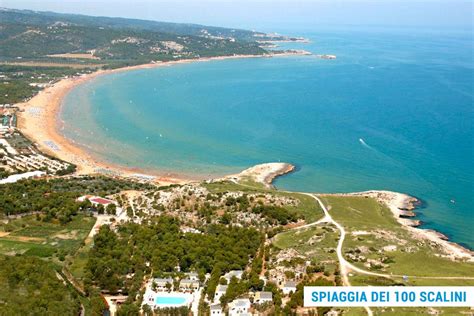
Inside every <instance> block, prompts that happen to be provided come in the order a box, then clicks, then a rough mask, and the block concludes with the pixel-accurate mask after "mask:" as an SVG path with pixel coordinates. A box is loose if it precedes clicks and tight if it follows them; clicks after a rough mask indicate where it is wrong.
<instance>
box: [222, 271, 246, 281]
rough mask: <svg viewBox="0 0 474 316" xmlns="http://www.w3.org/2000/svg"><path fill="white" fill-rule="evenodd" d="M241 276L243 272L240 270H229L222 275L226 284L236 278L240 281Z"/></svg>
mask: <svg viewBox="0 0 474 316" xmlns="http://www.w3.org/2000/svg"><path fill="white" fill-rule="evenodd" d="M242 274H244V271H242V270H231V271H229V272H227V273H226V274H225V275H224V278H225V279H226V280H227V282H230V280H231V279H232V277H236V278H237V279H239V280H240V279H242Z"/></svg>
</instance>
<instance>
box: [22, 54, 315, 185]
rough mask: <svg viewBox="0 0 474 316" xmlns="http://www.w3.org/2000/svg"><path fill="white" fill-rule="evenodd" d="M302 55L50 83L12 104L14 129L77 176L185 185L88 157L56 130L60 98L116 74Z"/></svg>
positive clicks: (178, 178) (174, 178)
mask: <svg viewBox="0 0 474 316" xmlns="http://www.w3.org/2000/svg"><path fill="white" fill-rule="evenodd" d="M306 54H307V52H290V53H281V54H268V55H233V56H221V57H210V58H200V59H186V60H178V61H171V62H156V63H150V64H143V65H138V66H131V67H124V68H117V69H112V70H98V71H96V72H93V73H91V74H86V75H81V76H76V77H70V78H65V79H62V80H60V81H58V82H56V83H54V84H53V85H52V86H51V87H48V88H45V89H44V90H41V91H40V92H39V93H38V94H37V95H36V96H34V97H33V98H32V99H30V100H29V101H27V102H24V103H18V104H16V106H18V107H19V108H20V112H19V113H18V114H19V115H18V127H19V129H20V130H21V131H22V132H23V133H24V134H25V135H26V136H27V137H28V138H29V139H31V140H32V141H33V142H34V143H35V144H36V145H37V146H38V148H39V149H40V150H42V151H43V152H45V153H47V154H50V155H52V156H56V157H58V158H60V159H62V160H65V161H68V162H71V163H73V164H75V165H76V166H77V172H76V173H77V174H78V175H85V174H97V173H106V174H113V175H117V176H122V177H138V178H150V179H151V178H154V179H155V180H156V181H158V182H159V183H161V184H168V183H184V182H189V181H191V180H192V179H187V178H186V177H182V176H181V175H174V174H173V175H169V176H157V177H155V175H150V174H148V173H147V174H144V173H146V172H143V170H142V169H140V168H139V166H136V168H126V167H123V166H117V165H113V164H110V163H105V162H103V161H99V160H98V159H96V158H94V157H92V156H91V155H90V154H89V153H88V152H87V151H85V150H84V149H82V148H81V147H80V146H78V145H77V144H75V143H74V142H73V141H72V140H70V139H67V138H65V137H64V136H63V135H62V134H61V132H60V130H61V129H62V128H64V126H63V123H62V122H61V121H59V112H60V110H61V105H62V101H63V99H64V97H65V96H66V95H67V93H68V92H69V91H71V89H73V88H74V87H75V86H77V85H80V84H83V83H85V82H86V81H89V80H91V79H93V78H96V77H98V76H102V75H106V74H111V73H116V72H122V71H129V70H136V69H147V68H155V67H169V66H172V65H176V64H184V63H190V62H207V61H212V60H224V59H237V58H239V59H240V58H262V57H266V58H268V57H273V56H291V55H306Z"/></svg>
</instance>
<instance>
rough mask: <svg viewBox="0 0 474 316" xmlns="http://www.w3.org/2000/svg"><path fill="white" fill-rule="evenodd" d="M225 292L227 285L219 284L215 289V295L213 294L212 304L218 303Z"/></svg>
mask: <svg viewBox="0 0 474 316" xmlns="http://www.w3.org/2000/svg"><path fill="white" fill-rule="evenodd" d="M225 292H227V285H222V284H219V285H218V286H217V288H216V293H215V294H214V302H219V299H220V298H221V296H222V295H224V294H225Z"/></svg>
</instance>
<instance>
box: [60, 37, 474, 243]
mask: <svg viewBox="0 0 474 316" xmlns="http://www.w3.org/2000/svg"><path fill="white" fill-rule="evenodd" d="M292 34H297V35H303V36H306V37H309V38H310V39H311V40H312V41H313V42H312V43H310V44H292V45H291V46H292V47H297V48H304V49H307V50H310V51H312V52H314V53H316V54H318V53H322V54H335V55H337V56H338V58H337V59H336V60H322V59H318V58H316V57H314V56H300V57H279V58H256V59H241V60H225V61H213V62H205V63H192V64H182V65H176V66H173V67H161V68H155V69H147V70H136V71H130V72H123V73H116V74H112V75H107V76H102V77H99V78H97V79H95V80H93V81H91V82H88V83H86V84H84V85H82V86H79V87H77V88H76V89H74V90H73V91H72V92H71V93H70V94H69V95H68V96H67V98H66V100H65V106H64V109H63V112H62V118H63V119H64V121H65V122H66V126H67V128H66V129H65V130H64V133H65V135H66V136H68V137H70V138H72V139H74V140H76V141H78V142H79V143H81V144H83V145H84V146H85V144H87V147H88V149H89V150H90V151H91V152H92V153H93V154H95V155H96V156H98V157H100V158H101V159H103V160H106V161H109V162H113V163H117V164H121V165H124V166H130V167H133V166H140V167H142V168H144V169H148V170H161V171H162V172H170V173H174V172H176V171H177V172H178V173H181V174H188V175H200V176H201V177H207V176H211V175H219V174H226V173H230V172H236V171H239V170H241V169H243V168H246V167H248V166H251V165H254V164H257V163H262V162H270V161H285V162H290V163H293V164H295V165H297V166H298V171H297V172H295V173H293V174H291V175H288V176H285V177H282V178H279V179H278V180H277V181H276V185H277V186H278V187H280V188H285V189H291V190H304V191H315V192H350V191H360V190H368V189H388V190H395V191H400V192H405V193H409V194H411V195H414V196H417V197H419V198H421V199H422V200H423V202H424V204H423V206H422V207H421V208H420V209H419V214H420V216H419V218H420V219H421V220H422V221H423V222H424V223H425V224H424V227H426V228H432V229H437V230H439V231H441V232H443V233H444V234H446V235H448V236H449V237H450V238H451V239H452V240H454V241H456V242H460V243H462V244H464V245H467V246H468V247H470V248H474V234H472V231H471V230H472V227H474V216H473V206H474V203H473V202H472V196H474V189H473V182H474V167H473V156H474V155H473V140H474V127H473V126H474V113H473V112H474V110H473V86H474V79H473V47H472V42H473V41H472V35H471V33H469V32H466V33H463V32H454V31H451V32H447V31H444V32H435V31H429V30H408V29H404V30H394V29H385V30H380V31H377V32H375V31H368V30H363V29H352V30H344V29H341V30H337V31H328V30H324V31H321V32H314V33H313V32H296V31H293V32H292ZM361 139H362V140H363V141H361ZM450 200H454V201H455V203H452V202H450Z"/></svg>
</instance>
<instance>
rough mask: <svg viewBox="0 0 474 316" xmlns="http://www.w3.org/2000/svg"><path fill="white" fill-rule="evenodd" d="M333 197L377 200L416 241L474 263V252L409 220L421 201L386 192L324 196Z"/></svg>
mask: <svg viewBox="0 0 474 316" xmlns="http://www.w3.org/2000/svg"><path fill="white" fill-rule="evenodd" d="M322 195H329V196H330V195H333V196H359V197H370V198H374V199H375V200H377V201H378V202H379V203H382V204H385V205H386V206H387V207H388V208H389V209H390V211H391V213H392V215H393V217H394V218H395V219H396V220H397V222H398V223H399V224H400V225H401V226H402V227H403V228H404V229H405V230H407V231H408V232H409V233H411V234H412V235H413V237H415V238H416V239H424V240H428V241H430V242H434V243H436V244H437V245H439V246H440V247H441V248H442V250H443V251H444V252H445V253H446V255H447V257H449V258H450V259H451V260H456V259H460V260H466V261H467V262H474V251H472V250H470V249H468V248H465V247H463V246H462V245H460V244H458V243H455V242H452V241H449V238H448V237H447V236H446V235H444V234H442V233H440V232H438V231H436V230H433V229H424V228H421V227H420V226H421V222H420V221H419V220H416V219H415V220H413V219H409V218H407V217H415V216H416V213H415V212H413V211H414V210H415V209H416V204H417V203H419V200H418V199H417V198H415V197H413V196H410V195H408V194H404V193H400V192H394V191H385V190H370V191H363V192H353V193H336V194H322Z"/></svg>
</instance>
